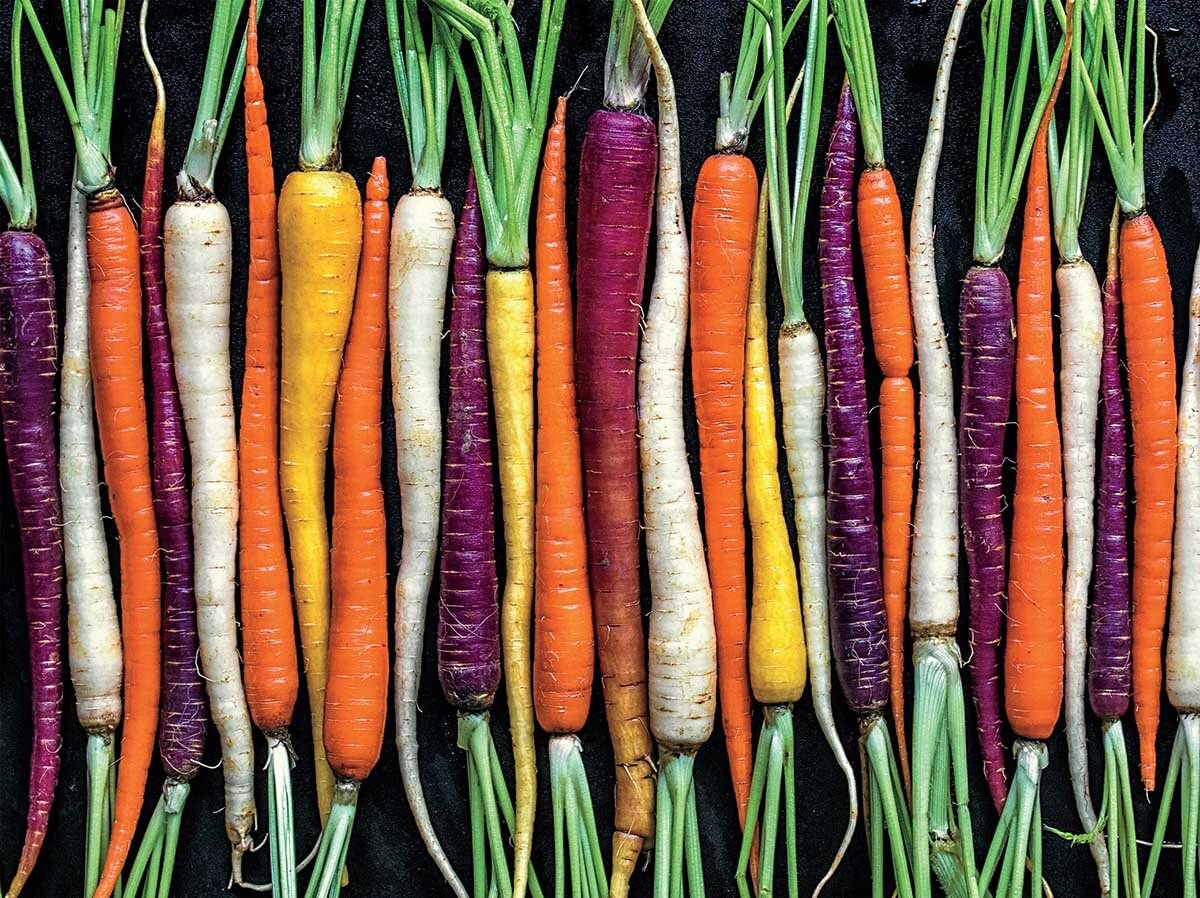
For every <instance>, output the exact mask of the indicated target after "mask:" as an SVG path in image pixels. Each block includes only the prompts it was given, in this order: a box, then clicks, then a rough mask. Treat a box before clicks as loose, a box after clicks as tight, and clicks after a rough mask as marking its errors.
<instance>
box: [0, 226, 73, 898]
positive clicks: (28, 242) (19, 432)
mask: <svg viewBox="0 0 1200 898" xmlns="http://www.w3.org/2000/svg"><path fill="white" fill-rule="evenodd" d="M57 387H58V316H57V311H56V304H55V293H54V274H53V272H52V271H51V268H50V256H49V254H48V253H47V252H46V245H45V244H44V243H43V242H42V239H41V238H40V237H38V236H37V235H36V234H33V233H31V232H28V231H6V232H4V233H3V234H0V421H2V422H3V430H4V450H5V455H6V457H7V459H8V477H9V483H10V484H11V486H12V495H13V506H14V507H15V509H16V514H17V529H18V531H19V532H20V536H21V562H22V567H23V570H24V575H25V616H26V626H27V628H28V631H29V670H30V681H31V693H32V703H33V753H32V757H31V759H30V764H29V812H28V816H27V818H26V832H25V846H24V848H23V850H22V852H21V861H20V866H19V868H18V871H17V878H18V879H19V880H21V881H23V877H24V876H27V875H28V872H29V871H30V870H31V869H32V868H33V864H34V862H35V861H36V859H37V856H38V852H39V851H40V850H41V846H42V842H43V840H44V839H45V837H46V826H47V824H48V822H49V819H50V807H51V805H52V804H53V803H54V791H55V787H56V786H57V784H58V770H59V754H58V753H59V746H60V744H61V742H62V735H61V733H62V698H63V671H62V595H63V543H62V501H61V498H60V495H59V491H58V448H57V447H58V426H57V421H58V414H57V401H58V396H57Z"/></svg>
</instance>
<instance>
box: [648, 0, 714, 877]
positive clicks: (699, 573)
mask: <svg viewBox="0 0 1200 898" xmlns="http://www.w3.org/2000/svg"><path fill="white" fill-rule="evenodd" d="M632 4H633V8H634V11H635V13H636V15H637V20H638V25H639V27H640V28H641V31H642V36H643V38H644V39H645V41H646V44H647V47H648V50H649V54H650V60H651V64H652V65H653V66H654V73H655V78H656V80H657V82H658V122H659V125H658V140H659V163H658V189H657V194H656V197H655V217H656V220H657V225H656V228H657V231H656V237H657V245H656V256H655V274H654V285H653V287H652V288H651V291H650V306H649V309H650V311H649V314H648V316H647V319H646V326H645V330H644V333H643V336H642V347H641V364H640V366H639V368H638V433H639V435H640V437H641V441H640V457H641V469H642V502H643V509H644V514H645V527H646V558H647V561H648V563H649V568H650V590H651V594H652V597H653V608H652V611H651V613H650V640H649V665H648V673H649V699H650V729H651V732H652V733H653V734H654V738H655V739H656V740H657V741H658V745H659V785H658V827H657V829H658V833H659V836H658V850H657V851H656V852H655V874H654V875H655V882H656V886H655V894H656V895H660V894H670V895H672V896H682V894H683V875H684V871H685V870H686V871H687V878H688V882H689V883H690V884H691V887H690V888H689V889H688V892H689V894H698V893H700V894H702V890H703V872H702V869H701V863H700V857H699V848H700V845H699V830H698V828H697V827H698V823H697V819H696V800H695V794H694V784H693V781H692V768H693V765H694V762H695V756H696V751H697V750H698V749H699V748H700V746H701V745H703V744H704V743H705V742H706V741H707V740H708V737H709V736H710V735H711V734H712V729H713V719H714V715H715V712H716V688H717V643H716V631H715V629H714V625H713V609H712V591H711V589H710V587H709V581H708V567H707V565H706V563H705V557H704V541H703V539H702V538H701V535H700V520H699V516H698V512H697V507H696V496H695V492H694V489H693V486H692V476H691V468H690V467H689V466H688V460H687V449H686V447H685V445H684V436H683V354H684V347H685V346H686V343H687V322H688V243H687V232H686V228H685V225H684V217H683V198H682V193H681V189H680V166H679V117H678V112H677V110H676V106H675V85H674V81H673V80H672V78H671V71H670V69H669V68H668V67H667V63H666V60H665V59H664V58H663V55H662V51H661V50H660V48H659V46H658V42H657V40H656V38H655V36H654V30H653V28H652V27H651V25H650V20H649V19H648V18H647V16H646V13H645V9H644V8H643V6H642V4H641V2H640V0H632ZM685 831H686V837H685ZM685 844H686V846H687V849H686V855H687V856H686V859H685V857H684V854H685V849H684V846H685ZM697 884H698V887H699V891H698V889H697ZM668 885H669V889H666V890H665V891H664V887H665V886H668Z"/></svg>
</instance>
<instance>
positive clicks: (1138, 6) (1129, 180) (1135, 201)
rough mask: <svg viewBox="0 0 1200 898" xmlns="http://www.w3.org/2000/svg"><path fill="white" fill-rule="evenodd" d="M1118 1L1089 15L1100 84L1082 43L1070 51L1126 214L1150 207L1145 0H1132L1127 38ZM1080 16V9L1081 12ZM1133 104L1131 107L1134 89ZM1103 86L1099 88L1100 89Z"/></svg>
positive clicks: (1105, 2)
mask: <svg viewBox="0 0 1200 898" xmlns="http://www.w3.org/2000/svg"><path fill="white" fill-rule="evenodd" d="M1114 7H1115V4H1114V2H1113V0H1099V2H1098V4H1097V9H1096V12H1095V13H1094V14H1092V15H1089V16H1087V17H1086V19H1085V20H1084V22H1085V25H1086V30H1087V32H1088V34H1087V39H1088V40H1089V41H1090V42H1094V44H1096V45H1098V46H1100V47H1102V48H1103V49H1100V50H1099V51H1098V54H1099V56H1100V58H1101V62H1100V65H1099V72H1098V75H1099V79H1098V81H1099V84H1098V85H1097V79H1096V78H1095V77H1094V75H1093V73H1092V72H1091V71H1090V70H1089V66H1088V65H1087V64H1086V62H1085V59H1084V51H1083V50H1082V49H1081V48H1079V46H1078V44H1077V45H1076V49H1075V50H1074V51H1073V52H1072V54H1071V67H1072V70H1073V71H1072V75H1075V74H1076V72H1077V73H1078V78H1079V80H1080V81H1081V82H1082V83H1083V88H1084V92H1085V93H1086V95H1087V98H1088V103H1089V104H1090V106H1091V108H1092V114H1093V115H1094V116H1095V117H1096V127H1097V129H1098V130H1099V132H1100V142H1101V143H1102V144H1103V145H1104V151H1105V154H1106V155H1107V156H1108V164H1109V167H1110V168H1111V169H1112V174H1113V181H1115V182H1116V185H1117V201H1118V202H1119V203H1120V204H1121V211H1122V212H1123V213H1125V214H1126V215H1135V214H1137V213H1138V212H1141V211H1142V210H1143V209H1145V208H1146V176H1145V170H1144V168H1143V159H1144V154H1143V140H1144V135H1145V130H1146V128H1145V121H1146V0H1127V3H1126V7H1125V37H1124V41H1123V42H1122V41H1121V40H1120V39H1118V37H1117V16H1116V10H1115V8H1114ZM1076 15H1078V13H1076ZM1131 57H1132V58H1131ZM1131 89H1132V93H1133V108H1132V109H1131V108H1130V103H1129V100H1130V91H1131ZM1097 91H1098V92H1097Z"/></svg>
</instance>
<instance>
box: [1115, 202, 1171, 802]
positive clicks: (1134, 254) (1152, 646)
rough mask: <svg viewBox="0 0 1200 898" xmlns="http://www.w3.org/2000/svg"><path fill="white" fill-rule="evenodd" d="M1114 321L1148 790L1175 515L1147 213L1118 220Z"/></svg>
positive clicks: (1156, 241) (1164, 313)
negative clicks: (1120, 348)
mask: <svg viewBox="0 0 1200 898" xmlns="http://www.w3.org/2000/svg"><path fill="white" fill-rule="evenodd" d="M1120 259H1121V324H1122V326H1123V328H1124V331H1125V354H1126V357H1127V360H1128V366H1129V412H1130V419H1131V420H1132V422H1133V491H1134V509H1135V511H1134V518H1133V713H1134V718H1135V720H1136V721H1137V729H1138V736H1139V742H1140V745H1141V755H1142V781H1143V784H1144V785H1145V787H1146V788H1147V789H1148V790H1152V789H1153V788H1154V779H1155V746H1154V740H1155V736H1156V734H1157V732H1158V717H1159V702H1160V691H1161V689H1162V643H1163V623H1164V621H1165V618H1166V611H1167V588H1168V584H1169V583H1170V579H1171V535H1172V530H1173V527H1174V521H1175V458H1176V456H1175V425H1176V417H1177V410H1176V406H1175V335H1174V318H1173V311H1172V306H1171V282H1170V279H1169V277H1168V274H1167V258H1166V255H1165V253H1164V252H1163V245H1162V239H1161V238H1160V237H1159V234H1158V229H1157V228H1156V227H1155V225H1154V221H1153V219H1151V217H1150V216H1149V214H1146V213H1142V214H1140V215H1135V216H1133V217H1131V218H1127V219H1126V220H1125V222H1124V223H1123V224H1122V225H1121V255H1120Z"/></svg>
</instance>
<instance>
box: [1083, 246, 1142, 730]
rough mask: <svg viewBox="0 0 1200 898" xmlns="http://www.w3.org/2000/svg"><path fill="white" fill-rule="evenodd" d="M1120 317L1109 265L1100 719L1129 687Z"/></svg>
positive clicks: (1098, 622) (1094, 671) (1097, 612)
mask: <svg viewBox="0 0 1200 898" xmlns="http://www.w3.org/2000/svg"><path fill="white" fill-rule="evenodd" d="M1114 261H1115V260H1114ZM1120 315H1121V281H1120V278H1119V276H1118V274H1117V270H1116V268H1115V266H1114V267H1112V268H1111V269H1110V271H1109V272H1108V276H1107V277H1106V278H1105V281H1104V355H1103V359H1102V361H1101V366H1100V416H1101V417H1100V459H1099V467H1100V470H1099V475H1098V489H1097V490H1096V498H1097V504H1096V562H1095V578H1094V580H1093V585H1092V613H1091V633H1090V636H1091V639H1090V640H1089V642H1090V646H1089V652H1088V658H1089V660H1090V664H1089V666H1088V699H1089V702H1090V704H1091V706H1092V711H1093V712H1094V713H1095V715H1096V716H1097V717H1099V718H1101V719H1102V720H1116V719H1120V718H1121V717H1124V716H1125V712H1126V711H1128V710H1129V697H1130V690H1131V688H1132V684H1133V669H1132V654H1131V653H1132V647H1133V633H1132V629H1131V625H1132V618H1131V614H1130V585H1129V531H1128V526H1129V517H1128V510H1129V509H1128V504H1129V498H1128V432H1127V424H1126V413H1125V391H1124V385H1123V383H1122V381H1121V358H1120V329H1121V323H1120Z"/></svg>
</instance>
